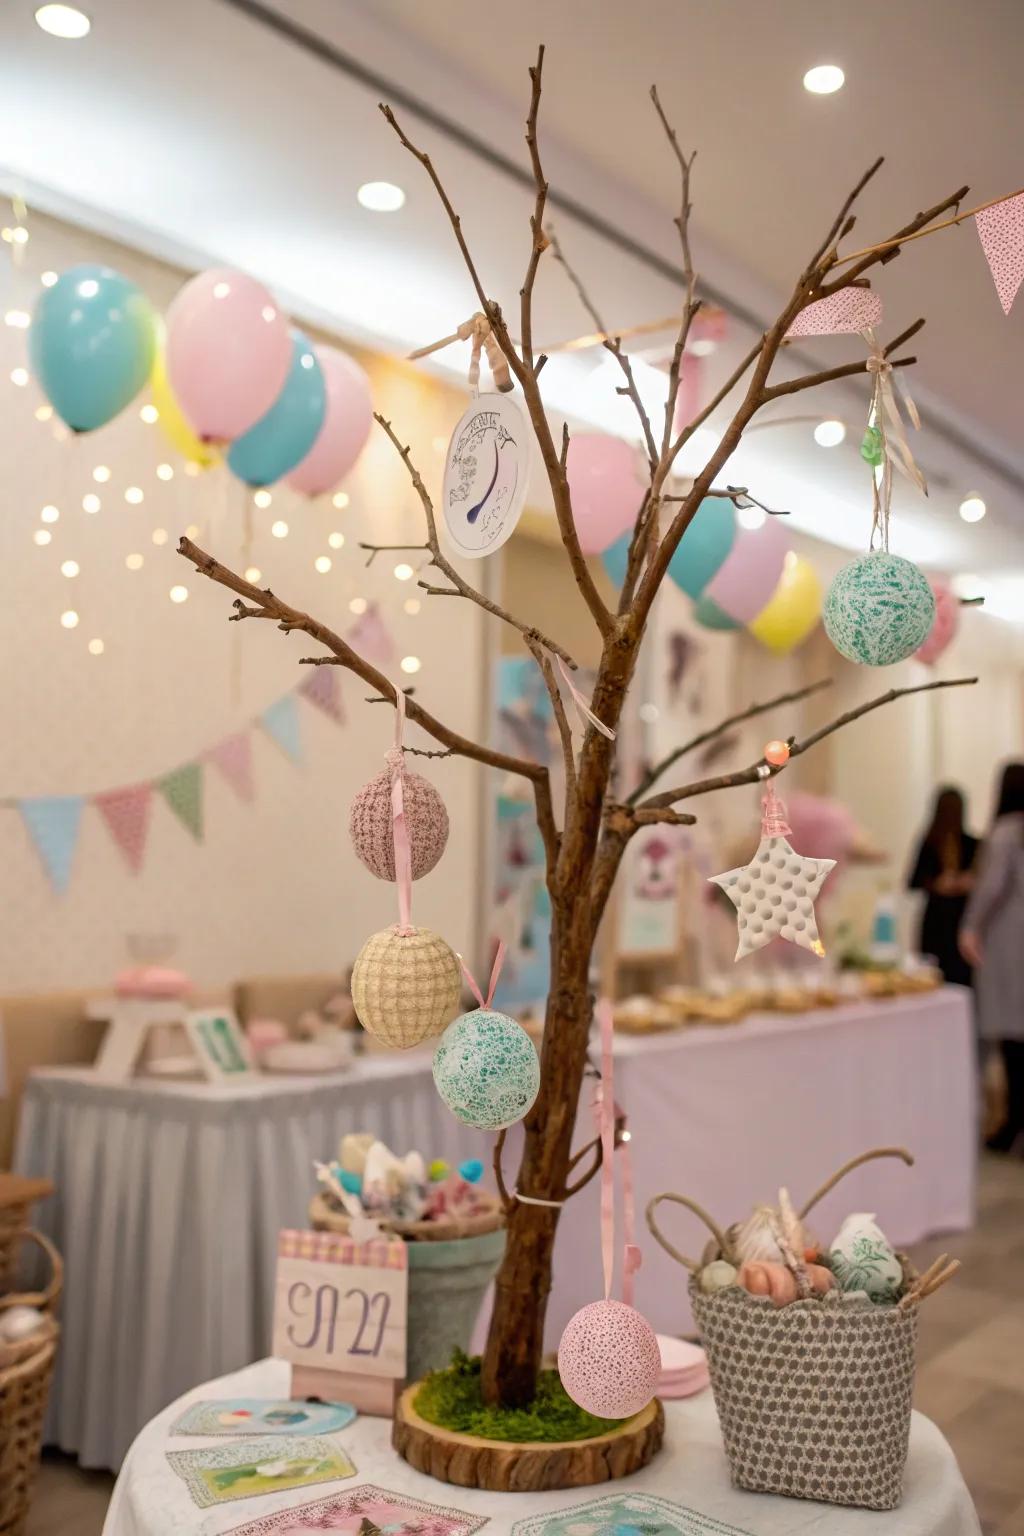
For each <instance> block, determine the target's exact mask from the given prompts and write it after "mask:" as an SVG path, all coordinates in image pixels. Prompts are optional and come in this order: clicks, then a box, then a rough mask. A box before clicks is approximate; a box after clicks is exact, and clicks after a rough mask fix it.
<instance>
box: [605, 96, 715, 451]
mask: <svg viewBox="0 0 1024 1536" xmlns="http://www.w3.org/2000/svg"><path fill="white" fill-rule="evenodd" d="M651 101H652V102H653V103H654V110H655V112H657V114H658V119H659V121H660V123H661V126H662V128H664V130H665V136H666V138H667V139H668V142H669V144H670V145H671V148H672V153H673V154H674V155H675V157H676V160H677V161H678V164H679V180H680V199H679V212H678V214H677V215H676V217H675V219H674V221H673V222H674V223H675V226H676V229H677V230H678V231H679V246H680V249H681V251H682V257H683V282H684V287H685V298H684V301H683V314H682V318H681V320H680V322H679V330H678V332H677V333H676V341H675V346H674V347H673V349H672V361H671V364H670V365H669V371H668V396H667V398H666V401H665V424H664V430H663V432H662V438H661V457H662V458H664V457H665V455H666V454H667V453H668V451H669V447H670V444H671V442H672V431H673V427H674V425H675V416H676V401H677V400H678V398H679V380H680V377H681V375H682V367H683V358H684V355H685V352H686V343H687V340H688V339H689V335H690V327H691V326H692V324H693V319H694V316H695V315H696V313H697V311H698V310H699V309H700V300H699V299H698V298H697V296H696V294H697V273H696V271H695V270H694V265H693V256H692V254H691V251H690V212H691V203H690V171H691V170H692V168H693V162H694V160H696V158H697V151H696V150H694V152H693V154H691V155H690V157H689V159H687V157H686V155H684V153H683V151H682V150H681V149H680V147H679V140H678V138H677V137H676V131H675V129H674V128H673V127H672V124H671V123H670V122H669V120H668V118H667V117H666V115H665V112H664V110H663V108H662V105H661V101H660V99H659V96H658V87H657V86H656V85H652V86H651ZM599 329H600V327H599Z"/></svg>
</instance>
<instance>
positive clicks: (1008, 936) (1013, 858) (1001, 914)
mask: <svg viewBox="0 0 1024 1536" xmlns="http://www.w3.org/2000/svg"><path fill="white" fill-rule="evenodd" d="M960 950H961V953H962V954H963V957H964V959H965V960H966V961H967V962H968V964H969V965H973V966H974V967H975V970H976V974H975V986H976V989H977V1005H978V1027H979V1030H980V1033H981V1037H982V1039H983V1040H998V1041H999V1044H1000V1048H1001V1050H1002V1054H1003V1063H1004V1065H1005V1068H1006V1123H1005V1125H1004V1126H1003V1128H1002V1130H1000V1131H999V1132H997V1134H996V1136H995V1137H993V1138H992V1139H991V1140H990V1141H989V1146H991V1147H994V1148H995V1149H997V1150H1001V1151H1009V1150H1010V1148H1011V1147H1012V1146H1013V1144H1014V1142H1015V1141H1016V1140H1017V1138H1018V1136H1020V1134H1021V1132H1022V1131H1024V763H1008V764H1007V765H1006V767H1005V768H1004V769H1003V775H1002V779H1001V780H1000V784H999V795H998V798H997V801H996V814H995V820H994V823H993V826H992V831H991V834H990V836H989V838H988V841H987V842H986V844H985V852H984V856H983V858H982V861H981V869H980V871H979V873H978V879H977V882H976V884H975V887H974V891H973V892H972V894H971V899H970V901H969V902H968V903H967V911H966V913H965V914H964V922H963V927H962V928H961V930H960Z"/></svg>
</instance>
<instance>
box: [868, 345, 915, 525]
mask: <svg viewBox="0 0 1024 1536" xmlns="http://www.w3.org/2000/svg"><path fill="white" fill-rule="evenodd" d="M861 335H862V336H863V337H864V340H865V342H866V343H867V347H868V359H867V362H866V364H865V367H866V368H867V371H868V373H870V374H871V375H872V377H873V380H874V384H873V388H872V392H871V408H870V410H869V412H868V422H869V424H870V425H871V426H875V427H877V428H878V431H879V434H880V436H881V439H882V453H883V455H884V461H883V466H882V476H881V482H879V480H878V478H877V477H876V476H875V475H874V474H872V476H871V484H872V490H873V493H874V508H873V512H874V520H873V524H872V529H871V543H872V547H874V540H875V533H876V531H880V532H881V536H882V548H883V549H888V548H889V509H890V506H891V503H892V471H893V466H894V465H895V467H896V468H897V469H898V470H899V471H900V473H901V474H904V475H906V476H907V478H908V480H912V481H913V483H914V484H915V485H916V486H917V488H918V490H919V491H920V492H921V494H922V495H923V496H927V494H928V482H927V481H926V480H925V477H924V475H923V474H922V472H921V469H920V466H919V465H918V463H917V461H916V460H915V458H914V455H913V453H912V451H911V447H910V444H909V442H908V441H907V434H906V429H905V427H904V425H903V417H902V416H901V414H900V408H899V400H898V398H897V390H899V393H900V395H902V397H903V402H904V404H905V405H906V407H907V415H908V416H909V417H910V420H911V423H912V425H913V426H914V427H915V428H920V426H921V418H920V416H919V415H918V410H917V406H916V405H915V404H914V402H913V400H912V399H911V396H910V393H909V391H908V390H906V389H904V388H902V386H901V385H900V384H899V382H898V380H897V378H896V374H895V372H894V370H893V366H892V363H890V361H889V359H888V358H887V357H886V355H885V352H884V350H883V348H882V345H881V342H880V341H879V340H878V337H877V336H876V335H875V332H874V329H873V328H872V327H871V326H868V327H867V328H866V329H865V330H863V331H862V332H861Z"/></svg>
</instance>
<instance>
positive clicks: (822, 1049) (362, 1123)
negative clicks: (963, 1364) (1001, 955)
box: [18, 988, 975, 1469]
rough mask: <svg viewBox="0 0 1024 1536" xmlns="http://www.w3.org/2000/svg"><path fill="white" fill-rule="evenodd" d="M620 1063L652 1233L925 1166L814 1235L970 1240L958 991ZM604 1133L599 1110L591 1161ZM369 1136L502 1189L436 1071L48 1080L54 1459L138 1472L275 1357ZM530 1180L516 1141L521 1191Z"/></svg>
mask: <svg viewBox="0 0 1024 1536" xmlns="http://www.w3.org/2000/svg"><path fill="white" fill-rule="evenodd" d="M616 1052H617V1064H616V1074H617V1082H616V1097H617V1098H618V1100H619V1102H620V1103H621V1105H622V1106H623V1108H624V1109H625V1111H626V1113H627V1115H628V1116H629V1118H630V1122H631V1124H632V1127H633V1130H634V1136H633V1141H632V1150H633V1159H634V1173H635V1184H636V1196H637V1205H638V1209H640V1210H642V1208H643V1205H644V1204H645V1203H646V1202H647V1200H648V1199H649V1198H650V1197H651V1196H652V1195H655V1194H658V1193H660V1192H661V1191H663V1190H666V1189H676V1190H681V1191H683V1192H685V1193H688V1194H692V1195H694V1196H695V1197H696V1198H697V1199H699V1200H700V1201H701V1203H702V1204H704V1205H706V1206H707V1207H708V1209H710V1210H711V1211H712V1212H713V1213H715V1214H716V1215H717V1216H718V1217H719V1218H720V1219H721V1220H722V1221H726V1222H728V1221H731V1220H733V1219H735V1218H737V1217H739V1216H740V1215H742V1214H743V1213H745V1212H746V1211H747V1210H748V1209H749V1208H750V1207H751V1206H752V1205H753V1204H755V1203H756V1202H757V1201H759V1200H764V1199H770V1198H773V1197H774V1196H775V1195H776V1194H777V1190H778V1186H779V1185H780V1184H783V1183H785V1184H788V1185H789V1187H790V1188H791V1190H792V1192H793V1196H794V1198H795V1199H797V1200H799V1198H800V1197H801V1196H803V1195H806V1194H807V1193H809V1192H810V1190H811V1189H812V1188H813V1187H814V1186H815V1185H816V1184H817V1183H818V1182H819V1181H820V1179H821V1178H822V1176H823V1175H824V1174H825V1173H827V1172H829V1171H830V1170H831V1169H832V1168H835V1167H838V1166H839V1164H840V1163H842V1162H843V1161H844V1160H845V1159H846V1158H848V1157H850V1156H852V1155H854V1154H855V1153H858V1152H861V1151H863V1150H865V1149H866V1148H867V1147H869V1146H873V1145H881V1144H893V1143H903V1144H905V1145H907V1146H909V1147H910V1148H912V1149H913V1150H914V1151H915V1152H916V1154H917V1158H918V1162H917V1166H916V1167H915V1168H913V1169H905V1168H903V1167H902V1166H900V1165H896V1164H882V1163H874V1164H869V1165H868V1166H866V1167H865V1168H862V1169H859V1170H858V1171H857V1172H856V1173H855V1174H854V1175H853V1176H852V1177H851V1178H850V1179H849V1180H848V1181H847V1182H846V1184H845V1185H844V1187H843V1191H842V1193H841V1195H840V1196H839V1197H838V1199H836V1198H835V1197H830V1201H829V1202H823V1203H822V1206H821V1207H820V1216H819V1212H816V1213H815V1222H816V1224H817V1226H818V1227H820V1229H821V1233H822V1235H823V1236H824V1237H825V1238H828V1237H831V1235H832V1233H831V1231H830V1230H829V1228H830V1226H831V1224H832V1223H833V1222H835V1224H838V1221H839V1218H840V1217H841V1215H843V1214H845V1213H846V1212H847V1211H849V1210H855V1209H860V1210H867V1211H872V1212H875V1213H877V1215H878V1219H879V1222H880V1223H881V1225H882V1227H883V1229H884V1230H885V1231H886V1232H887V1233H888V1235H889V1236H890V1237H891V1238H892V1239H893V1240H895V1241H897V1242H900V1243H907V1242H914V1241H916V1240H918V1239H919V1238H922V1237H924V1236H925V1235H926V1234H928V1233H932V1232H948V1231H956V1230H960V1229H963V1228H966V1227H968V1226H969V1225H970V1224H971V1221H972V1219H973V1178H974V1136H975V1128H974V1122H975V1108H974V1062H973V1044H972V1034H971V1025H970V1015H969V1011H968V994H966V993H965V992H962V991H961V990H959V989H957V988H948V989H946V990H945V991H943V992H940V993H933V994H930V995H928V996H924V997H915V998H906V999H901V1000H899V1001H896V1002H891V1003H876V1004H857V1005H849V1006H846V1007H842V1008H836V1009H832V1010H829V1011H827V1012H822V1013H813V1014H803V1015H800V1016H797V1017H781V1016H777V1015H763V1016H760V1017H751V1018H750V1019H748V1020H746V1021H745V1022H744V1023H742V1024H739V1025H734V1026H729V1027H726V1028H723V1027H701V1028H696V1029H690V1030H686V1031H682V1032H679V1033H677V1034H673V1035H670V1036H660V1037H649V1038H645V1039H623V1040H620V1041H619V1042H618V1043H617V1047H616ZM590 1123H591V1122H590V1114H589V1110H585V1111H584V1113H583V1115H582V1116H581V1121H580V1128H579V1133H578V1134H579V1140H580V1141H583V1140H585V1139H587V1138H588V1136H589V1135H590ZM354 1130H371V1131H373V1132H374V1133H376V1134H377V1135H378V1136H379V1137H381V1139H382V1140H384V1141H385V1142H387V1143H388V1145H389V1146H391V1147H393V1148H394V1149H396V1150H397V1151H405V1150H407V1149H408V1148H410V1147H417V1148H420V1149H421V1150H423V1151H424V1152H425V1153H427V1154H428V1155H429V1156H433V1157H444V1158H447V1159H448V1160H449V1161H450V1162H457V1161H459V1160H460V1159H462V1158H466V1157H480V1158H481V1159H482V1160H483V1162H484V1164H485V1166H486V1167H488V1168H489V1166H490V1149H491V1143H492V1139H491V1138H490V1137H487V1136H484V1135H483V1134H482V1133H480V1132H477V1131H472V1130H469V1129H467V1128H465V1127H462V1126H460V1125H459V1124H458V1122H457V1121H455V1120H454V1119H453V1118H452V1116H451V1115H449V1114H448V1112H447V1111H446V1109H445V1108H444V1105H443V1104H442V1103H441V1101H440V1100H439V1099H438V1097H437V1094H436V1092H435V1090H434V1085H433V1079H432V1077H431V1072H430V1052H429V1050H426V1051H415V1052H407V1053H402V1054H401V1055H399V1054H397V1053H396V1054H395V1055H393V1056H372V1057H368V1058H364V1059H362V1060H360V1061H359V1062H358V1063H357V1064H356V1065H355V1066H354V1067H353V1069H352V1070H351V1071H350V1072H347V1073H345V1074H339V1075H337V1076H331V1077H317V1078H282V1077H266V1078H263V1079H256V1080H254V1081H251V1082H239V1083H234V1084H230V1085H227V1084H226V1085H223V1086H213V1085H209V1084H206V1083H178V1084H171V1083H167V1082H155V1081H147V1080H141V1079H140V1080H136V1081H133V1082H129V1083H125V1084H104V1083H101V1082H99V1081H97V1079H96V1078H95V1076H94V1075H92V1074H91V1073H90V1072H89V1071H88V1070H85V1069H81V1068H63V1069H61V1068H55V1069H50V1070H47V1071H45V1072H39V1073H36V1074H35V1075H34V1076H33V1077H32V1079H31V1080H30V1082H29V1085H28V1089H27V1093H26V1096H25V1102H24V1106H23V1111H22V1119H21V1127H20V1135H19V1144H18V1167H19V1169H20V1170H21V1171H22V1172H23V1173H25V1174H31V1175H35V1176H38V1177H44V1178H49V1179H52V1181H53V1182H54V1184H55V1185H56V1188H57V1195H56V1196H55V1197H54V1198H53V1199H51V1200H49V1201H47V1202H46V1204H45V1205H44V1206H42V1207H41V1208H40V1210H39V1213H38V1221H39V1224H40V1226H41V1228H42V1229H43V1230H44V1231H45V1232H46V1234H47V1235H48V1236H50V1237H52V1238H53V1240H54V1241H55V1242H56V1244H57V1247H58V1248H59V1249H60V1251H61V1252H62V1254H63V1256H64V1260H65V1265H66V1276H67V1281H66V1288H65V1301H64V1306H63V1316H62V1324H63V1345H62V1349H61V1354H60V1359H59V1362H58V1374H57V1378H56V1381H55V1383H54V1388H53V1391H52V1394H51V1399H50V1405H51V1406H50V1414H49V1419H48V1424H47V1439H48V1442H49V1443H51V1444H57V1445H59V1446H61V1447H62V1448H63V1449H64V1450H66V1451H69V1452H72V1453H75V1454H77V1455H78V1457H79V1459H80V1460H81V1462H82V1464H83V1465H84V1466H87V1467H110V1468H114V1469H116V1468H117V1467H118V1466H119V1465H120V1463H121V1460H122V1458H123V1456H124V1454H125V1451H126V1450H127V1448H128V1446H129V1444H130V1443H131V1440H132V1438H133V1437H134V1435H135V1434H136V1433H137V1432H138V1430H139V1429H140V1428H141V1426H142V1425H143V1424H145V1423H146V1422H147V1421H148V1420H149V1419H151V1418H152V1417H153V1415H154V1414H156V1413H158V1412H159V1411H160V1410H161V1409H162V1408H163V1407H164V1405H165V1404H166V1403H168V1402H170V1401H171V1400H172V1399H173V1398H175V1397H176V1396H178V1395H179V1394H180V1393H181V1392H183V1391H185V1390H186V1389H187V1388H188V1387H190V1386H191V1385H192V1384H193V1383H194V1382H196V1381H201V1380H203V1379H204V1378H205V1377H207V1376H209V1375H211V1374H217V1373H221V1372H224V1371H229V1370H235V1369H237V1368H239V1367H240V1366H242V1365H244V1364H246V1363H248V1362H249V1361H251V1360H254V1359H258V1358H260V1357H261V1356H262V1355H264V1354H265V1353H266V1351H267V1350H268V1348H269V1347H270V1323H271V1308H272V1294H273V1278H274V1264H275V1249H276V1240H277V1233H278V1230H279V1229H280V1228H281V1227H284V1226H305V1225H306V1210H307V1206H308V1202H309V1197H310V1195H311V1193H312V1192H313V1189H314V1187H315V1186H314V1175H313V1167H312V1165H313V1161H314V1159H320V1160H324V1159H328V1158H329V1157H331V1156H332V1155H333V1154H334V1152H335V1149H336V1147H337V1143H338V1140H339V1138H340V1136H341V1135H342V1133H343V1132H345V1131H354ZM516 1157H517V1148H516V1144H515V1139H514V1137H513V1136H512V1135H510V1137H509V1146H508V1147H507V1148H506V1172H507V1177H508V1178H509V1180H510V1181H511V1180H513V1179H514V1173H515V1167H516ZM597 1200H598V1182H597V1180H594V1181H593V1183H592V1184H591V1185H590V1186H588V1188H587V1189H586V1190H585V1191H583V1192H582V1193H581V1194H580V1195H579V1196H578V1197H577V1198H576V1199H575V1200H573V1201H572V1203H571V1204H570V1205H569V1206H567V1207H566V1210H565V1213H564V1215H563V1218H562V1225H561V1228H560V1231H559V1243H558V1247H557V1250H556V1272H555V1285H554V1291H553V1294H552V1297H551V1303H550V1308H549V1317H548V1343H549V1346H551V1347H554V1346H555V1345H556V1344H557V1341H558V1336H559V1334H560V1332H561V1329H562V1327H563V1326H564V1324H565V1323H566V1322H567V1321H568V1319H569V1317H570V1316H571V1315H572V1313H573V1312H574V1311H576V1310H577V1308H578V1307H580V1306H582V1305H583V1304H584V1303H585V1302H588V1301H593V1300H594V1299H595V1297H596V1296H597V1295H598V1294H599V1293H600V1274H601V1264H600V1252H599V1230H598V1226H599V1224H598V1220H597V1210H596V1202H597ZM686 1219H688V1218H683V1219H681V1220H680V1223H679V1226H678V1228H675V1227H673V1231H678V1246H680V1247H681V1248H682V1249H683V1251H687V1250H690V1251H697V1252H699V1250H700V1249H701V1247H702V1246H703V1242H704V1235H703V1231H702V1229H699V1228H698V1227H697V1226H696V1224H694V1225H693V1226H686V1225H685V1224H684V1222H685V1220H686ZM951 1246H952V1245H951ZM644 1250H645V1263H644V1267H643V1269H642V1270H641V1272H640V1274H639V1275H638V1276H637V1282H638V1284H637V1305H638V1306H639V1307H640V1308H641V1309H642V1310H643V1311H644V1313H645V1314H646V1315H647V1317H648V1318H649V1319H650V1321H651V1323H652V1324H653V1325H654V1327H655V1328H656V1329H657V1330H658V1331H659V1332H662V1333H682V1332H685V1331H687V1330H688V1329H689V1327H690V1317H689V1310H688V1305H687V1302H686V1287H685V1276H684V1273H683V1271H682V1270H681V1269H680V1268H679V1267H678V1265H675V1264H673V1263H672V1262H671V1261H670V1260H669V1259H668V1257H667V1256H666V1255H665V1254H663V1253H662V1252H661V1250H660V1249H658V1248H657V1247H656V1245H655V1244H654V1243H653V1241H650V1240H647V1241H645V1242H644ZM924 1326H926V1327H927V1319H925V1324H924Z"/></svg>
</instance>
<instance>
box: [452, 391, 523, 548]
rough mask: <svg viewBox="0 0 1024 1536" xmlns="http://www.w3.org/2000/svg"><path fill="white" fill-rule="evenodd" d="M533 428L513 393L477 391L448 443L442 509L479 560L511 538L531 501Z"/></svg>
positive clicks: (455, 537)
mask: <svg viewBox="0 0 1024 1536" xmlns="http://www.w3.org/2000/svg"><path fill="white" fill-rule="evenodd" d="M527 445H528V434H527V427H526V422H525V420H524V418H523V413H522V411H521V410H520V409H519V407H518V406H517V405H516V404H515V402H514V401H513V400H511V399H510V398H509V396H508V395H498V394H493V395H478V396H477V397H476V398H475V399H474V400H473V401H472V402H471V403H470V405H469V406H468V407H467V409H466V410H465V411H464V412H463V414H462V416H461V418H460V419H459V422H458V425H457V426H456V428H455V431H454V432H453V433H452V436H451V441H450V442H449V444H448V456H447V459H446V461H445V467H444V485H443V488H442V492H441V510H442V512H443V514H444V527H445V532H446V534H447V537H448V542H449V543H450V544H451V545H452V547H453V548H454V549H455V550H456V551H457V552H458V553H459V554H460V555H465V556H467V557H468V558H469V559H471V560H480V559H482V558H483V556H484V555H490V554H493V552H494V551H495V550H496V549H500V548H501V546H502V545H503V544H504V543H505V541H506V539H508V538H510V537H511V535H512V532H513V530H514V529H515V526H516V523H517V522H518V521H519V514H520V513H521V512H522V510H523V503H524V502H525V501H526V492H527V487H528V483H529V476H528V474H527V465H528V462H529V460H528V447H527Z"/></svg>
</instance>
